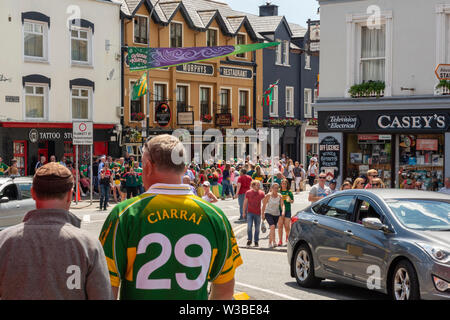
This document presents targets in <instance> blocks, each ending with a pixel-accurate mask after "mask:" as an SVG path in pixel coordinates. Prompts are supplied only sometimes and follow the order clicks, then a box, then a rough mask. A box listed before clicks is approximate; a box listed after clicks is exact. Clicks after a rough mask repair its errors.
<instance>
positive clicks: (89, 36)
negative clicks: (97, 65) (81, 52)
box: [69, 26, 94, 67]
mask: <svg viewBox="0 0 450 320" xmlns="http://www.w3.org/2000/svg"><path fill="white" fill-rule="evenodd" d="M72 31H78V32H80V31H83V32H87V42H88V52H87V54H88V61H87V62H86V61H78V60H73V59H72V38H73V37H72ZM69 32H70V36H69V41H70V53H69V55H70V62H71V64H72V65H73V66H90V67H92V66H93V65H94V62H93V56H94V54H93V43H94V39H93V38H94V36H93V34H92V29H91V28H80V27H76V26H72V27H70V29H69ZM76 40H81V41H84V40H86V39H82V38H76Z"/></svg>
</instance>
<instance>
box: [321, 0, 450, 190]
mask: <svg viewBox="0 0 450 320" xmlns="http://www.w3.org/2000/svg"><path fill="white" fill-rule="evenodd" d="M319 3H320V5H321V49H322V50H321V56H320V69H321V70H320V71H321V72H320V98H319V100H318V102H317V103H316V104H315V108H316V110H317V111H318V114H319V141H320V146H319V148H320V150H321V151H320V152H321V155H320V156H321V166H322V169H323V170H326V171H327V170H331V171H335V172H336V173H337V176H338V179H339V181H342V179H345V178H347V177H357V176H359V175H362V174H365V173H366V172H367V170H368V169H369V168H370V169H376V170H378V174H379V176H380V177H381V178H382V179H383V180H384V183H385V184H386V185H387V186H388V187H396V188H414V185H415V184H417V185H418V186H419V187H420V188H422V189H426V190H437V189H438V188H440V187H442V186H443V182H444V177H445V176H449V175H450V139H449V138H450V132H449V128H450V114H449V110H450V99H449V98H448V96H447V94H448V89H446V82H443V83H442V86H438V84H439V79H438V77H437V75H436V73H435V70H436V67H437V66H438V65H439V64H446V63H449V62H450V60H449V59H450V58H449V57H450V51H449V48H450V47H449V40H448V39H449V37H448V35H449V31H448V30H449V29H448V25H449V21H450V1H446V0H444V1H442V0H441V1H438V0H430V1H420V0H396V1H364V0H360V1H358V0H353V1H336V2H332V1H319ZM416 17H417V19H420V23H417V19H416ZM411 39H420V45H419V44H418V43H417V42H416V41H411ZM418 62H420V63H418Z"/></svg>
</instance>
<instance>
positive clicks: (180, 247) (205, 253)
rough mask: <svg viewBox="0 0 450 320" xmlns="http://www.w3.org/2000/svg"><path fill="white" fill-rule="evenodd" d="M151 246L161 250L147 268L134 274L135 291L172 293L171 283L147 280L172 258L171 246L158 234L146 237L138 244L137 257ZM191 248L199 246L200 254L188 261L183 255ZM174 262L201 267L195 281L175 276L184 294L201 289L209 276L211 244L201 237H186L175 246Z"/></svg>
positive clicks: (166, 280)
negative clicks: (135, 275)
mask: <svg viewBox="0 0 450 320" xmlns="http://www.w3.org/2000/svg"><path fill="white" fill-rule="evenodd" d="M152 243H158V244H160V245H161V247H162V251H161V254H160V255H159V256H158V257H157V258H156V259H153V260H151V261H149V262H147V263H146V264H144V265H143V266H142V267H141V268H140V269H139V271H138V273H137V278H136V288H137V289H146V290H158V289H171V279H149V277H150V275H151V274H152V272H154V271H155V270H157V269H159V268H161V267H162V266H163V265H165V264H166V263H167V261H169V259H170V256H171V254H172V244H171V243H170V240H169V239H168V238H167V237H166V236H165V235H163V234H161V233H152V234H149V235H146V236H145V237H143V238H142V239H141V241H139V244H138V248H137V254H143V253H145V251H146V250H147V247H148V246H149V245H150V244H152ZM191 245H198V246H200V247H201V248H202V254H201V255H200V256H198V257H195V258H193V257H190V256H188V255H187V254H186V248H187V247H189V246H191ZM175 258H176V259H177V261H178V262H179V263H181V264H182V265H184V266H186V267H190V268H195V267H201V268H202V271H201V272H200V275H199V276H198V277H197V279H194V280H189V279H188V278H187V276H186V274H185V273H176V274H175V278H176V281H177V283H178V285H179V286H180V287H181V288H183V289H184V290H187V291H195V290H198V289H200V288H201V287H202V286H203V285H204V283H205V280H206V276H207V275H208V270H209V264H210V260H211V244H210V243H209V241H208V239H206V238H205V237H204V236H202V235H200V234H194V233H193V234H188V235H185V236H184V237H182V238H181V239H180V240H178V242H177V243H176V245H175Z"/></svg>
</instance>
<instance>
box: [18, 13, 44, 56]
mask: <svg viewBox="0 0 450 320" xmlns="http://www.w3.org/2000/svg"><path fill="white" fill-rule="evenodd" d="M26 23H31V24H33V25H35V24H39V25H42V26H43V28H42V35H43V37H42V41H43V44H42V54H43V57H34V56H27V55H25V33H29V32H28V31H27V32H26V31H25V24H26ZM33 28H34V27H33ZM32 33H33V34H36V33H35V32H32ZM48 42H49V41H48V24H47V23H46V22H42V21H34V20H26V19H25V20H24V22H23V25H22V46H23V50H22V54H23V60H24V61H25V62H48V61H49V58H48V56H49V55H48V51H49V50H48Z"/></svg>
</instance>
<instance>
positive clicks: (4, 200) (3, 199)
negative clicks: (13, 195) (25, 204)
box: [0, 197, 9, 203]
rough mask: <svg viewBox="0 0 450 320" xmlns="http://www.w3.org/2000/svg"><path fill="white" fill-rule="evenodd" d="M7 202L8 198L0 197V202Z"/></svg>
mask: <svg viewBox="0 0 450 320" xmlns="http://www.w3.org/2000/svg"><path fill="white" fill-rule="evenodd" d="M7 202H9V198H8V197H3V198H1V199H0V203H7Z"/></svg>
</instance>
